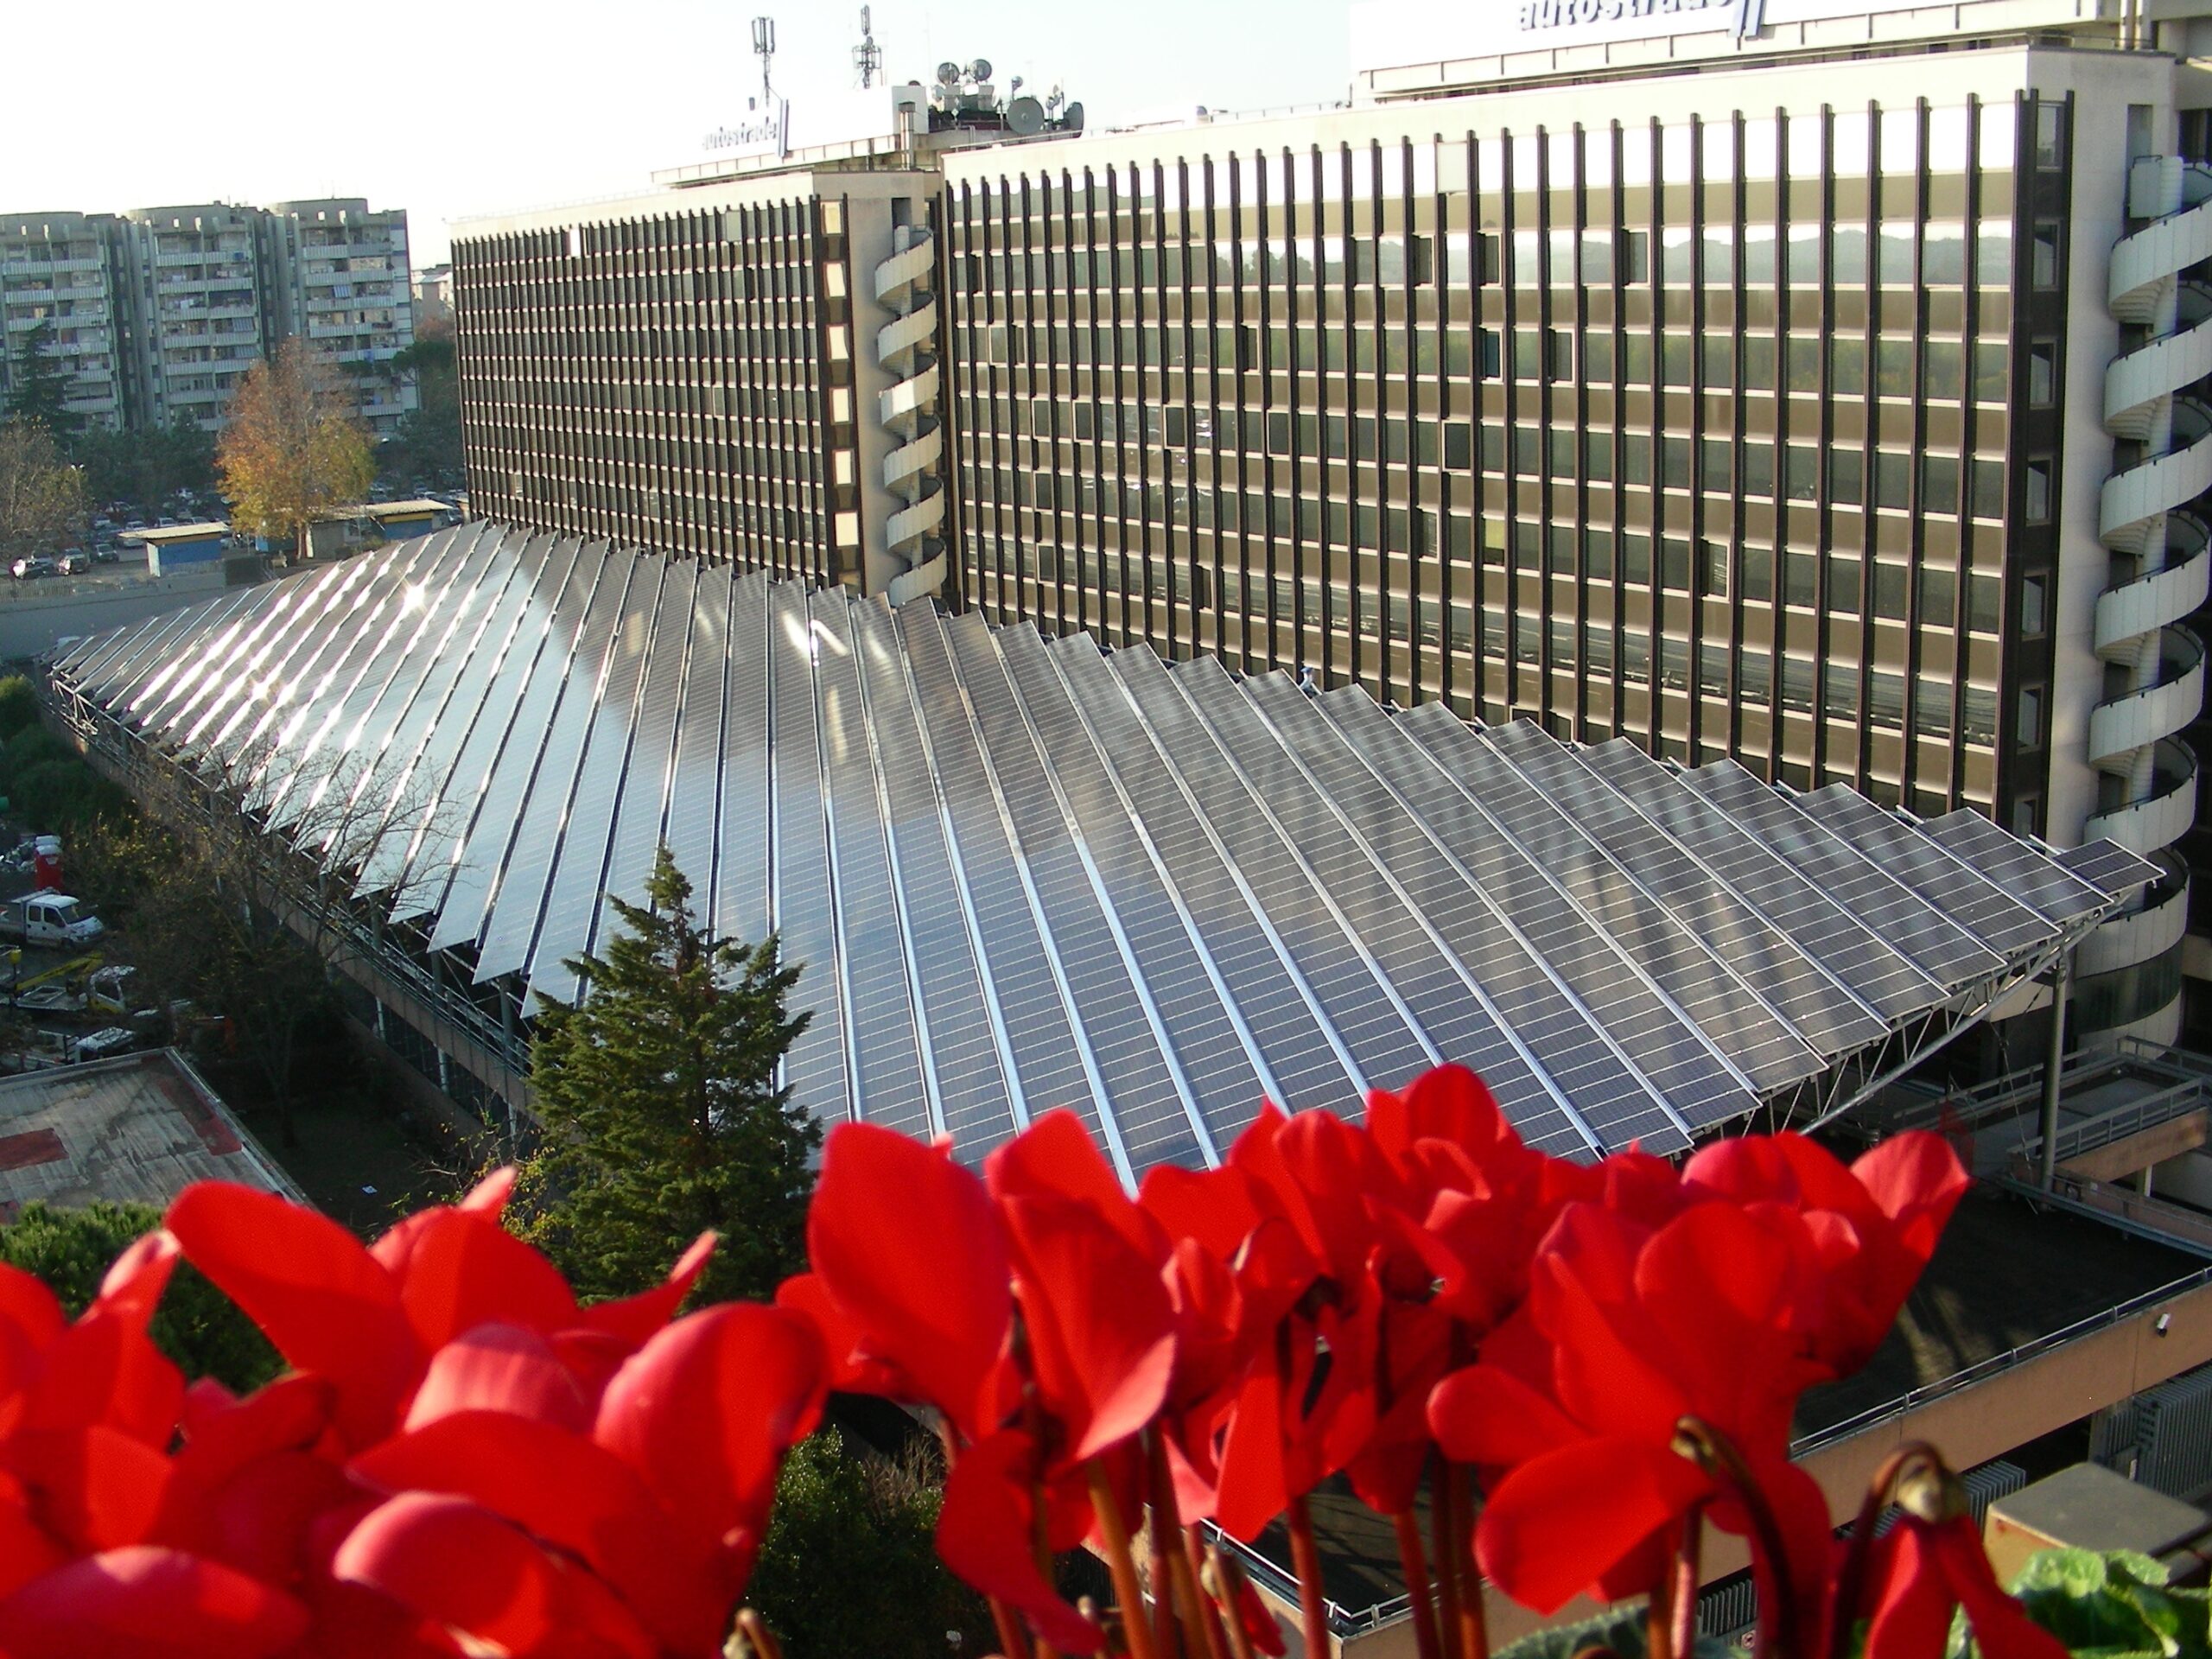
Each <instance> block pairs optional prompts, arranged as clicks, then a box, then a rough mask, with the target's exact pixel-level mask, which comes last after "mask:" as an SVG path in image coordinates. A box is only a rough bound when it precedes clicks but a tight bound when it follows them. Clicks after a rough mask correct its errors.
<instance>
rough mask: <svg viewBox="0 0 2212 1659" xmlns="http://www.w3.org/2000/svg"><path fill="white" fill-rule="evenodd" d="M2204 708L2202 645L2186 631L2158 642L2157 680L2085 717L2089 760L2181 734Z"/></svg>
mask: <svg viewBox="0 0 2212 1659" xmlns="http://www.w3.org/2000/svg"><path fill="white" fill-rule="evenodd" d="M2203 709H2204V647H2203V645H2201V644H2199V643H2198V641H2197V638H2196V635H2195V634H2193V633H2191V632H2190V631H2189V630H2188V629H2187V628H2183V627H2170V628H2167V629H2166V630H2164V638H2163V639H2161V640H2160V641H2159V651H2158V679H2157V681H2156V682H2155V683H2152V684H2150V685H2146V686H2145V687H2144V688H2143V689H2142V690H2139V691H2130V692H2127V693H2125V694H2124V695H2122V696H2117V697H2114V698H2113V699H2112V700H2111V701H2110V702H2101V703H2099V704H2098V705H2097V706H2096V708H2095V709H2092V710H2091V711H2090V714H2089V759H2090V760H2091V761H2092V762H2093V763H2094V762H2096V761H2100V760H2112V759H2113V758H2115V757H2116V756H2119V755H2123V754H2126V753H2130V752H2131V751H2133V750H2135V749H2139V748H2141V747H2144V746H2145V744H2148V743H2155V742H2157V741H2158V740H2159V739H2160V738H2162V737H2167V736H2170V735H2171V734H2173V733H2176V732H2178V731H2180V730H2181V729H2182V728H2183V727H2185V726H2187V725H2188V724H2189V723H2190V721H2193V720H2195V719H2196V716H2197V715H2199V714H2201V713H2202V711H2203Z"/></svg>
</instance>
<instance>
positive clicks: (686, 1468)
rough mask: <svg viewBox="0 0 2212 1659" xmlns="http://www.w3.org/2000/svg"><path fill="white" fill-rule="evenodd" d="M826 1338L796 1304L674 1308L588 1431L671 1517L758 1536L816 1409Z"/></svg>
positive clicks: (706, 1532)
mask: <svg viewBox="0 0 2212 1659" xmlns="http://www.w3.org/2000/svg"><path fill="white" fill-rule="evenodd" d="M824 1370H825V1367H824V1364H823V1357H822V1344H821V1339H820V1338H817V1336H816V1335H815V1334H814V1328H813V1326H811V1325H809V1324H807V1322H806V1321H805V1320H804V1319H800V1318H798V1316H797V1315H796V1314H791V1313H785V1312H783V1311H782V1310H781V1309H779V1308H773V1307H762V1306H759V1305H758V1304H757V1303H753V1302H725V1303H723V1304H721V1306H716V1307H710V1308H708V1309H706V1310H705V1311H704V1312H702V1313H692V1314H689V1315H687V1316H685V1317H684V1318H683V1319H678V1320H677V1322H676V1323H675V1324H674V1325H670V1326H669V1327H668V1328H667V1329H666V1330H665V1331H664V1332H661V1333H660V1334H659V1335H658V1336H657V1337H655V1338H653V1339H652V1341H651V1342H649V1343H647V1344H645V1346H644V1347H643V1348H641V1349H639V1351H638V1352H637V1354H636V1355H635V1357H632V1359H631V1360H630V1361H629V1363H627V1364H626V1365H624V1366H623V1368H622V1369H621V1370H620V1371H618V1372H617V1373H616V1374H615V1376H614V1380H613V1382H612V1383H608V1384H607V1393H606V1395H605V1396H604V1397H603V1398H602V1399H601V1402H600V1407H599V1421H598V1423H597V1424H596V1425H595V1427H594V1429H593V1431H592V1438H593V1439H594V1440H596V1441H598V1442H599V1444H600V1445H601V1446H605V1447H607V1450H609V1451H610V1452H613V1453H615V1454H616V1455H617V1456H618V1457H620V1458H621V1459H624V1460H625V1461H626V1462H627V1463H628V1464H629V1465H630V1466H631V1467H632V1468H633V1469H635V1470H636V1471H638V1473H639V1475H640V1476H641V1477H642V1478H644V1480H645V1485H646V1487H647V1488H648V1489H649V1490H650V1491H652V1494H653V1496H654V1497H657V1498H658V1500H659V1501H660V1504H661V1507H662V1508H663V1509H664V1510H667V1511H668V1513H669V1514H670V1516H671V1517H673V1518H674V1520H675V1521H676V1522H677V1525H678V1526H679V1527H680V1528H683V1529H686V1530H687V1531H688V1532H690V1534H692V1535H695V1536H697V1537H699V1538H701V1539H702V1541H706V1542H709V1543H721V1544H724V1545H727V1546H728V1547H731V1548H737V1547H738V1546H739V1544H740V1540H738V1539H737V1538H735V1537H734V1536H733V1535H734V1534H737V1533H740V1532H743V1533H746V1534H747V1535H749V1536H750V1541H751V1542H752V1544H753V1546H755V1547H757V1545H758V1542H759V1540H760V1535H761V1534H762V1533H763V1532H764V1531H765V1530H766V1526H767V1519H768V1506H769V1503H770V1501H771V1500H772V1497H774V1494H775V1486H776V1471H777V1468H778V1466H779V1465H780V1464H781V1462H782V1460H783V1455H784V1452H785V1449H786V1448H787V1447H789V1446H791V1445H793V1444H795V1443H796V1442H797V1441H798V1440H804V1438H805V1437H806V1436H807V1435H808V1434H810V1433H812V1432H813V1430H814V1425H815V1423H816V1421H817V1420H818V1419H819V1418H820V1416H821V1413H822V1400H823V1371H824Z"/></svg>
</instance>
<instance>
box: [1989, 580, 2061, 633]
mask: <svg viewBox="0 0 2212 1659" xmlns="http://www.w3.org/2000/svg"><path fill="white" fill-rule="evenodd" d="M2049 597H2050V577H2049V576H2042V575H2037V576H2023V577H2021V578H2020V638H2022V639H2042V638H2043V636H2044V629H2045V627H2046V626H2049V624H2048V620H2047V618H2046V615H2045V610H2044V607H2045V605H2046V603H2047V601H2048V600H2049ZM1992 632H1995V630H1992Z"/></svg>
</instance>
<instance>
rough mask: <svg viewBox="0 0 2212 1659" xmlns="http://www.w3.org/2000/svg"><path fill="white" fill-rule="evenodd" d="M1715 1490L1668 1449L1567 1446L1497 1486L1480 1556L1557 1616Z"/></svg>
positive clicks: (1487, 1568)
mask: <svg viewBox="0 0 2212 1659" xmlns="http://www.w3.org/2000/svg"><path fill="white" fill-rule="evenodd" d="M1711 1490H1712V1489H1711V1487H1710V1486H1708V1485H1707V1483H1706V1479H1705V1478H1704V1477H1703V1476H1702V1475H1700V1473H1698V1471H1696V1469H1694V1467H1692V1466H1691V1465H1690V1464H1689V1463H1688V1461H1687V1460H1685V1459H1681V1458H1679V1457H1676V1456H1675V1454H1674V1453H1673V1452H1669V1451H1668V1450H1666V1449H1665V1448H1664V1447H1663V1446H1651V1445H1648V1444H1645V1443H1643V1442H1641V1441H1637V1440H1618V1439H1609V1440H1584V1441H1582V1442H1580V1444H1578V1445H1574V1446H1561V1447H1560V1449H1559V1450H1557V1451H1555V1452H1546V1453H1545V1454H1544V1455H1543V1456H1541V1457H1540V1458H1535V1459H1531V1460H1530V1461H1529V1462H1528V1463H1524V1464H1522V1465H1521V1466H1520V1467H1519V1468H1517V1469H1516V1470H1514V1471H1513V1472H1512V1473H1510V1474H1509V1475H1508V1476H1506V1478H1504V1479H1503V1480H1502V1481H1500V1482H1499V1483H1498V1485H1497V1491H1494V1492H1492V1493H1491V1497H1490V1501H1489V1502H1488V1503H1485V1504H1484V1506H1483V1512H1482V1519H1481V1521H1480V1522H1478V1525H1477V1527H1476V1530H1475V1558H1476V1560H1478V1562H1479V1563H1480V1565H1481V1567H1482V1570H1483V1574H1484V1577H1486V1578H1488V1579H1489V1580H1491V1582H1492V1583H1494V1584H1496V1585H1497V1587H1498V1588H1499V1589H1501V1590H1503V1592H1505V1593H1506V1594H1507V1595H1509V1596H1510V1597H1512V1598H1513V1599H1514V1600H1516V1601H1517V1602H1519V1603H1521V1604H1522V1605H1523V1606H1524V1607H1530V1608H1534V1609H1535V1611H1537V1612H1540V1613H1553V1612H1557V1611H1559V1610H1560V1608H1561V1607H1563V1606H1565V1605H1567V1603H1568V1602H1569V1601H1571V1600H1573V1599H1574V1597H1575V1596H1577V1595H1579V1594H1580V1593H1581V1592H1583V1591H1585V1590H1587V1589H1588V1588H1590V1586H1592V1585H1594V1584H1596V1583H1597V1582H1598V1581H1599V1579H1601V1578H1602V1577H1604V1576H1605V1573H1607V1572H1608V1571H1610V1570H1611V1568H1612V1567H1614V1566H1615V1565H1617V1564H1618V1563H1619V1562H1620V1561H1621V1560H1624V1559H1625V1558H1626V1557H1628V1556H1630V1554H1633V1553H1635V1552H1636V1551H1637V1548H1639V1547H1640V1546H1642V1545H1643V1543H1644V1542H1645V1541H1647V1540H1649V1538H1650V1537H1651V1536H1652V1535H1653V1534H1655V1533H1656V1532H1657V1531H1658V1530H1659V1529H1661V1528H1662V1527H1665V1526H1666V1525H1667V1524H1668V1523H1669V1522H1671V1521H1673V1520H1674V1519H1675V1517H1677V1516H1680V1515H1681V1513H1682V1512H1683V1510H1685V1509H1686V1508H1687V1507H1688V1505H1689V1504H1690V1503H1691V1502H1692V1501H1694V1499H1696V1498H1698V1497H1702V1496H1704V1495H1705V1494H1706V1493H1707V1492H1709V1491H1711ZM1646 1587H1649V1586H1646Z"/></svg>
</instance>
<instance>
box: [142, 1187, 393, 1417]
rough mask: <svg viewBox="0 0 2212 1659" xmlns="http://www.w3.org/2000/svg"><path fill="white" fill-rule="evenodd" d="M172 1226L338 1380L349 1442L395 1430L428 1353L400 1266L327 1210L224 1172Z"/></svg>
mask: <svg viewBox="0 0 2212 1659" xmlns="http://www.w3.org/2000/svg"><path fill="white" fill-rule="evenodd" d="M168 1227H169V1230H170V1231H171V1232H173V1233H175V1235H176V1236H177V1240H178V1242H179V1243H181V1244H182V1245H183V1246H184V1252H185V1255H186V1256H187V1257H188V1258H189V1259H190V1261H191V1262H192V1264H193V1265H194V1267H196V1268H199V1269H200V1271H201V1272H202V1273H204V1274H207V1277H208V1278H210V1279H211V1280H213V1281H214V1282H215V1284H216V1285H217V1286H218V1287H220V1288H221V1289H222V1290H223V1291H224V1293H225V1294H227V1295H228V1296H229V1297H230V1299H231V1300H232V1301H234V1302H236V1303H237V1304H238V1306H240V1307H242V1308H244V1309H245V1312H246V1313H247V1314H248V1316H249V1317H251V1319H252V1320H253V1322H254V1323H255V1324H256V1325H259V1326H260V1327H261V1328H262V1329H263V1330H264V1332H267V1333H268V1335H269V1339H270V1341H271V1342H273V1343H275V1344H277V1351H278V1352H280V1353H282V1354H283V1356H284V1357H285V1358H286V1359H288V1360H289V1361H291V1363H293V1364H294V1365H295V1366H296V1367H297V1368H298V1369H299V1370H303V1371H313V1372H315V1373H317V1374H319V1375H321V1376H327V1377H328V1378H329V1379H330V1380H331V1382H332V1383H333V1384H334V1385H335V1387H336V1389H337V1390H338V1405H337V1412H336V1416H337V1422H338V1427H339V1430H340V1433H343V1434H344V1435H345V1437H346V1440H347V1441H348V1442H349V1443H351V1444H353V1445H355V1446H362V1445H367V1444H370V1443H372V1442H373V1441H375V1440H381V1439H382V1438H383V1437H384V1436H385V1433H388V1432H389V1431H390V1428H391V1421H392V1419H393V1416H394V1415H395V1414H396V1412H397V1408H398V1404H399V1402H400V1399H401V1398H402V1396H403V1395H404V1394H405V1393H406V1391H407V1389H408V1388H409V1387H410V1385H411V1384H412V1383H413V1382H414V1380H415V1378H416V1376H418V1375H419V1374H420V1373H421V1370H422V1365H423V1355H422V1352H421V1350H420V1349H419V1347H418V1346H417V1345H416V1340H415V1333H414V1332H413V1330H412V1328H411V1327H410V1325H409V1324H408V1322H407V1316H406V1314H405V1313H404V1311H403V1310H402V1309H401V1307H400V1304H399V1292H398V1288H397V1286H396V1285H395V1284H394V1283H393V1281H392V1279H391V1274H388V1273H386V1272H385V1269H384V1268H383V1267H382V1266H381V1265H379V1264H378V1262H377V1261H376V1259H375V1258H374V1257H372V1255H370V1254H369V1253H368V1252H367V1251H366V1250H365V1249H362V1247H361V1245H360V1243H359V1241H358V1240H356V1239H355V1238H354V1237H353V1235H352V1234H351V1233H349V1232H347V1231H346V1230H345V1229H344V1228H343V1227H341V1226H340V1225H339V1224H337V1223H336V1222H334V1221H332V1220H331V1219H330V1218H329V1217H327V1216H319V1215H317V1214H315V1212H314V1211H311V1210H302V1209H301V1208H299V1207H298V1206H297V1205H290V1204H287V1203H285V1202H284V1200H283V1199H282V1198H277V1197H274V1196H273V1195H271V1194H270V1193H266V1192H255V1191H253V1190H252V1189H251V1188H249V1187H243V1186H233V1185H228V1184H227V1183H224V1182H219V1181H200V1182H197V1183H195V1184H194V1185H191V1186H188V1187H187V1188H186V1189H185V1190H184V1192H182V1193H181V1194H180V1195H179V1196H178V1198H177V1199H176V1201H175V1203H174V1204H172V1205H170V1206H169V1212H168Z"/></svg>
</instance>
